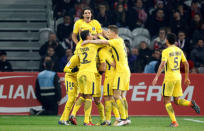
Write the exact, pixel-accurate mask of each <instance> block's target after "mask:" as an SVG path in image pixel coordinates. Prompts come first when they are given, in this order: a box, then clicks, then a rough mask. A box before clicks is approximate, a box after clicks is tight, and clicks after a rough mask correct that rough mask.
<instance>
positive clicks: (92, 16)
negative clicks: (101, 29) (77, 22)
mask: <svg viewBox="0 0 204 131" xmlns="http://www.w3.org/2000/svg"><path fill="white" fill-rule="evenodd" d="M85 10H90V11H91V14H92V15H91V20H93V19H94V14H93V10H92V9H91V8H90V7H85V8H83V10H82V13H81V17H80V18H81V19H84V16H83V14H84V12H85Z"/></svg>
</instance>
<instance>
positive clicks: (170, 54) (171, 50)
mask: <svg viewBox="0 0 204 131" xmlns="http://www.w3.org/2000/svg"><path fill="white" fill-rule="evenodd" d="M162 61H166V66H165V78H164V80H165V81H173V80H179V79H181V73H180V62H181V61H182V62H185V61H186V57H185V56H184V53H183V51H182V50H181V49H180V48H178V47H176V46H174V45H173V46H170V47H168V48H166V49H165V50H163V52H162Z"/></svg>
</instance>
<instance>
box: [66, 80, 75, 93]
mask: <svg viewBox="0 0 204 131" xmlns="http://www.w3.org/2000/svg"><path fill="white" fill-rule="evenodd" d="M73 87H74V82H68V81H67V91H68V90H69V89H70V90H72V89H73Z"/></svg>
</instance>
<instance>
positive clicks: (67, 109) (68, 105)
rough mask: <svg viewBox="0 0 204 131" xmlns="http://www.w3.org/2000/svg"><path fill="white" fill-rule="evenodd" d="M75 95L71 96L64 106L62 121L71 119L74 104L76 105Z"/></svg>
mask: <svg viewBox="0 0 204 131" xmlns="http://www.w3.org/2000/svg"><path fill="white" fill-rule="evenodd" d="M74 101H75V97H69V99H68V100H67V103H66V105H65V107H64V111H63V114H62V116H61V118H60V121H67V120H68V119H69V113H70V112H71V109H72V106H73V105H74Z"/></svg>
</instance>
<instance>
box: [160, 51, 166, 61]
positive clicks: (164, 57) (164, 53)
mask: <svg viewBox="0 0 204 131" xmlns="http://www.w3.org/2000/svg"><path fill="white" fill-rule="evenodd" d="M167 58H168V53H167V51H166V50H163V51H162V58H161V61H167Z"/></svg>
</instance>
